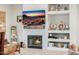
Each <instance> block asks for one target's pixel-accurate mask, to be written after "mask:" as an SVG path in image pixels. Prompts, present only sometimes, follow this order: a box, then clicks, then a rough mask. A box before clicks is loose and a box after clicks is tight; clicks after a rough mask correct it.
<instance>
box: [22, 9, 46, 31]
mask: <svg viewBox="0 0 79 59" xmlns="http://www.w3.org/2000/svg"><path fill="white" fill-rule="evenodd" d="M22 24H23V26H24V28H26V29H44V28H45V10H32V11H23V21H22Z"/></svg>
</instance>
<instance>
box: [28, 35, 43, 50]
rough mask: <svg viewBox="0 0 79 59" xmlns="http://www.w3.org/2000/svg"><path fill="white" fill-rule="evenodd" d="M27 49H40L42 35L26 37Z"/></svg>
mask: <svg viewBox="0 0 79 59" xmlns="http://www.w3.org/2000/svg"><path fill="white" fill-rule="evenodd" d="M27 43H28V48H38V49H42V35H28V42H27Z"/></svg>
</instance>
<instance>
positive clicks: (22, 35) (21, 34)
mask: <svg viewBox="0 0 79 59" xmlns="http://www.w3.org/2000/svg"><path fill="white" fill-rule="evenodd" d="M13 7H14V9H13V10H15V11H14V15H15V16H14V19H17V18H16V16H17V15H21V11H23V10H24V11H27V10H45V8H46V5H42V4H36V5H32V4H25V5H23V7H22V5H13ZM22 9H23V10H22ZM17 31H18V39H19V41H23V42H25V43H26V47H27V35H42V36H43V48H46V46H47V38H46V36H45V30H44V29H42V30H41V29H38V30H36V29H30V30H29V29H23V26H22V24H21V23H17Z"/></svg>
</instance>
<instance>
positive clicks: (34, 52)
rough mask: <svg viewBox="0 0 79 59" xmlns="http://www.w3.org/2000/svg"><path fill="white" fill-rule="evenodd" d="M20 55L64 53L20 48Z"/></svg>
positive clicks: (62, 53)
mask: <svg viewBox="0 0 79 59" xmlns="http://www.w3.org/2000/svg"><path fill="white" fill-rule="evenodd" d="M16 54H17V53H16ZM20 55H66V52H62V51H53V50H44V49H32V48H21V53H20Z"/></svg>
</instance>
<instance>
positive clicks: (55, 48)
mask: <svg viewBox="0 0 79 59" xmlns="http://www.w3.org/2000/svg"><path fill="white" fill-rule="evenodd" d="M47 49H48V50H55V51H68V48H58V47H47Z"/></svg>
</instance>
